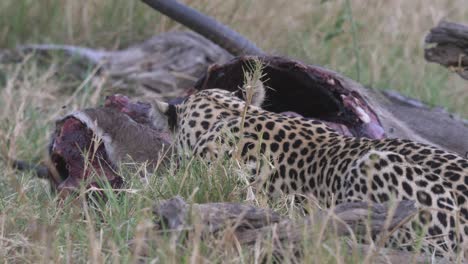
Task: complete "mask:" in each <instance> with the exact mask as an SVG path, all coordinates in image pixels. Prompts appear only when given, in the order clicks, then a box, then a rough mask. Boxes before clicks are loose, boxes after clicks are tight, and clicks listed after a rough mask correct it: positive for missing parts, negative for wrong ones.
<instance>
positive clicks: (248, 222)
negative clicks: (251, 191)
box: [147, 197, 449, 263]
mask: <svg viewBox="0 0 468 264" xmlns="http://www.w3.org/2000/svg"><path fill="white" fill-rule="evenodd" d="M153 212H154V215H155V221H156V222H155V228H156V229H157V230H163V231H166V232H176V233H178V232H179V231H180V230H189V232H190V230H194V229H195V227H194V226H192V224H191V219H193V217H196V218H197V219H198V221H196V223H197V226H199V227H201V228H202V231H201V232H202V237H208V238H209V237H212V236H213V235H216V234H218V233H222V232H223V231H224V230H226V229H229V230H230V232H231V231H232V230H233V231H232V233H233V235H234V236H235V238H236V241H238V242H239V243H240V244H241V245H246V246H254V245H255V244H256V243H257V242H258V241H262V239H268V238H269V237H270V238H271V237H274V238H275V239H274V241H273V243H274V250H273V254H274V255H275V256H276V257H280V258H281V254H282V250H283V249H284V245H283V243H284V244H287V245H294V246H293V247H294V248H297V251H298V252H297V254H299V255H300V251H301V250H300V248H301V246H300V243H301V242H302V241H304V239H307V238H305V236H306V237H307V236H308V235H310V236H311V237H312V236H313V233H311V232H312V231H313V230H317V227H319V229H320V227H322V226H325V229H323V230H322V232H323V233H325V234H327V233H328V234H334V235H336V236H349V235H365V234H367V232H370V233H371V234H381V233H385V232H392V231H393V230H394V229H395V228H398V226H400V225H401V224H404V223H405V222H406V221H408V220H409V219H410V218H411V217H412V216H413V215H414V214H415V213H416V212H417V209H416V208H415V207H414V202H412V201H400V202H398V203H397V204H395V205H390V204H367V203H366V202H354V203H343V204H339V205H337V206H336V207H334V208H332V209H330V210H329V211H318V212H315V213H313V214H312V215H310V216H306V217H304V218H303V219H298V220H293V219H289V218H287V217H285V216H282V215H280V214H278V213H276V212H274V211H272V210H270V209H264V208H259V207H255V206H250V205H245V204H238V203H206V204H188V203H186V202H185V201H184V200H183V199H182V198H181V197H175V198H172V199H169V200H163V201H160V202H158V203H157V205H155V207H154V209H153ZM305 230H308V231H307V232H304V231H305ZM179 234H180V233H179ZM317 237H319V236H317ZM147 239H151V238H147ZM315 242H317V243H321V241H315ZM356 249H358V250H359V251H360V252H362V253H363V256H366V257H368V258H372V259H373V261H371V262H372V263H407V262H401V260H404V259H406V260H410V259H412V260H414V262H412V263H427V261H428V260H430V259H431V258H430V256H426V255H423V254H417V253H414V252H411V253H410V252H403V251H398V250H391V249H378V250H377V248H376V247H375V246H374V247H369V246H366V245H359V244H355V243H351V244H350V248H349V250H356ZM147 250H148V249H147ZM438 260H439V261H444V260H443V259H438ZM437 263H439V262H437ZM441 263H442V262H441ZM446 263H449V262H446Z"/></svg>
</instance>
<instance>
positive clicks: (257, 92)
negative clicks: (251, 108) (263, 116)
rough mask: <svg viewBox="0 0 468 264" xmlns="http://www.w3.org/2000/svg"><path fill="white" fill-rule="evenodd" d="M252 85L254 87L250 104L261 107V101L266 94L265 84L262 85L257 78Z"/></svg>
mask: <svg viewBox="0 0 468 264" xmlns="http://www.w3.org/2000/svg"><path fill="white" fill-rule="evenodd" d="M254 87H255V88H254V93H253V96H252V105H255V106H258V107H261V106H262V104H263V101H265V96H266V91H265V86H264V85H263V82H262V81H260V80H257V82H256V83H255V86H254Z"/></svg>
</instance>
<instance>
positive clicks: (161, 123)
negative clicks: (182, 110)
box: [150, 100, 169, 130]
mask: <svg viewBox="0 0 468 264" xmlns="http://www.w3.org/2000/svg"><path fill="white" fill-rule="evenodd" d="M168 112H169V104H168V103H166V102H162V101H158V100H156V101H155V102H154V104H153V107H152V110H151V112H150V118H151V122H152V123H153V126H154V127H155V128H157V129H160V130H167V128H168V127H169V118H168Z"/></svg>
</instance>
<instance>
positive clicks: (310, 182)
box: [152, 86, 468, 259]
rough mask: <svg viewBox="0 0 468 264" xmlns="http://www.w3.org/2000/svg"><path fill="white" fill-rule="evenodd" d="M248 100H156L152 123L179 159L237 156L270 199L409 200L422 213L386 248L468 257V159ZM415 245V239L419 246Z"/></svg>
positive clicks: (218, 93) (219, 93)
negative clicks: (166, 134) (357, 133)
mask: <svg viewBox="0 0 468 264" xmlns="http://www.w3.org/2000/svg"><path fill="white" fill-rule="evenodd" d="M252 89H254V92H253V93H252V94H253V96H252V97H251V98H250V100H246V99H245V98H244V97H243V96H240V95H239V92H232V91H227V90H223V89H218V88H212V89H205V90H201V91H198V92H196V93H193V94H192V95H190V96H188V97H187V98H185V99H184V100H183V101H182V102H181V103H180V104H177V105H175V104H169V103H166V102H162V101H155V102H154V104H153V106H154V107H153V108H154V110H153V113H152V115H153V117H154V119H155V120H156V121H157V122H159V123H161V122H162V123H164V124H165V125H166V126H167V129H169V130H170V131H171V134H172V135H173V138H174V142H175V143H174V144H175V146H176V148H177V152H178V153H180V155H184V154H187V153H189V154H187V155H189V156H199V157H202V158H204V159H207V160H215V159H220V158H226V157H227V158H235V159H238V160H239V161H241V162H242V164H245V165H246V167H247V168H248V169H249V174H250V175H251V176H252V181H260V182H263V184H262V187H263V188H264V190H265V191H266V192H267V193H268V194H269V195H271V196H272V197H274V196H276V195H278V194H292V195H298V196H299V195H305V196H312V197H315V199H316V200H317V201H318V202H319V203H320V204H322V205H324V206H326V207H330V206H332V205H333V204H339V203H344V202H356V201H368V202H372V203H388V202H391V201H401V200H412V201H414V204H415V206H416V208H417V209H418V213H417V214H416V215H415V216H414V217H413V218H412V219H411V220H410V221H408V222H407V223H405V224H404V225H402V226H401V227H400V228H399V229H398V230H397V231H395V232H393V233H392V234H391V235H390V237H389V238H388V240H387V243H386V246H393V247H397V248H400V249H404V250H414V248H413V246H414V245H415V244H417V243H416V242H415V241H420V240H421V239H420V238H421V232H422V230H423V231H424V239H422V241H423V242H422V244H423V246H422V248H425V249H426V250H427V249H428V250H430V252H431V253H435V254H437V255H442V256H449V257H450V258H453V256H458V257H460V256H461V257H462V258H463V259H466V258H467V257H468V253H467V252H468V249H467V248H468V187H467V186H468V160H467V159H466V158H464V157H462V156H460V155H458V154H456V153H452V152H450V151H447V150H444V149H441V148H438V147H435V146H431V145H428V144H423V143H418V142H416V141H412V140H409V139H400V138H383V139H370V138H365V137H353V136H344V135H342V134H339V133H337V132H336V131H335V130H334V129H332V128H330V127H329V126H328V125H326V124H325V123H324V122H322V121H319V120H314V119H309V118H304V117H301V116H286V115H283V114H281V113H274V112H270V111H267V110H264V109H262V107H261V105H262V103H263V102H264V101H265V95H266V92H265V87H263V86H258V87H255V88H252ZM418 239H419V240H418Z"/></svg>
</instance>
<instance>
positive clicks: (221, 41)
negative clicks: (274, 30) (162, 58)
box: [142, 0, 263, 56]
mask: <svg viewBox="0 0 468 264" xmlns="http://www.w3.org/2000/svg"><path fill="white" fill-rule="evenodd" d="M142 2H144V3H145V4H147V5H148V6H150V7H151V8H153V9H155V10H157V11H159V12H161V13H163V14H165V15H166V16H168V17H171V18H177V21H178V22H179V23H181V24H182V25H184V26H186V27H188V28H190V29H192V30H193V31H195V32H198V33H199V34H200V35H202V36H205V37H206V38H207V39H209V40H211V41H213V42H215V43H218V45H220V46H221V47H223V48H224V49H225V50H227V51H228V52H229V53H231V54H233V55H235V56H238V55H247V54H258V55H259V54H262V53H263V51H262V50H261V49H259V48H258V47H257V46H256V45H255V44H254V43H252V42H251V41H249V40H248V39H246V38H244V37H243V36H242V35H240V34H239V33H237V32H235V31H234V30H232V29H230V28H229V27H227V26H225V25H223V24H221V23H220V22H218V21H216V20H215V19H213V18H211V17H209V16H206V15H204V14H202V13H200V12H198V11H197V10H195V9H193V8H191V7H189V6H186V5H183V4H180V3H178V2H177V1H174V0H142Z"/></svg>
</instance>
